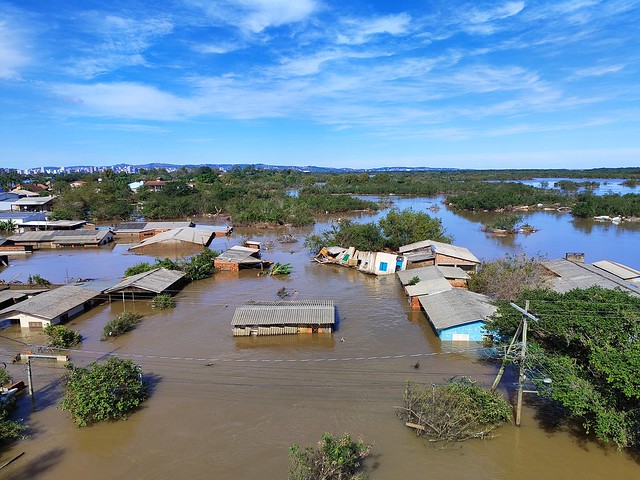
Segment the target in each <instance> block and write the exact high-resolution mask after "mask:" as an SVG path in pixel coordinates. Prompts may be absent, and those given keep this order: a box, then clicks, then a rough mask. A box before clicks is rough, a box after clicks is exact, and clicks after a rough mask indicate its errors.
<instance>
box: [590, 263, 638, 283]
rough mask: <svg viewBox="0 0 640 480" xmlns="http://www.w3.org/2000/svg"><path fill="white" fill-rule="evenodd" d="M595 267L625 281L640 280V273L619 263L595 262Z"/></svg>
mask: <svg viewBox="0 0 640 480" xmlns="http://www.w3.org/2000/svg"><path fill="white" fill-rule="evenodd" d="M593 265H594V266H595V267H598V268H600V269H602V270H604V271H605V272H608V273H610V274H612V275H615V276H616V277H620V278H621V279H623V280H634V279H636V278H640V272H639V271H638V270H635V269H633V268H631V267H627V266H626V265H623V264H621V263H618V262H612V261H611V260H600V261H599V262H593Z"/></svg>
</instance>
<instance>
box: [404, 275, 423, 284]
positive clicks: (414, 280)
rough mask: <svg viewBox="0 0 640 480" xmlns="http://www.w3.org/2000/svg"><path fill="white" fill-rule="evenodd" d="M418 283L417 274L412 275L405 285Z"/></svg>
mask: <svg viewBox="0 0 640 480" xmlns="http://www.w3.org/2000/svg"><path fill="white" fill-rule="evenodd" d="M419 283H420V277H419V276H417V275H416V276H415V277H413V278H412V279H411V280H409V282H408V283H407V285H417V284H419Z"/></svg>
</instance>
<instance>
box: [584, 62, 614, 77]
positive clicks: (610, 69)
mask: <svg viewBox="0 0 640 480" xmlns="http://www.w3.org/2000/svg"><path fill="white" fill-rule="evenodd" d="M624 67H625V66H624V65H620V64H619V65H602V66H599V67H591V68H583V69H581V70H578V71H576V76H577V77H601V76H602V75H607V74H609V73H616V72H619V71H620V70H622V69H624Z"/></svg>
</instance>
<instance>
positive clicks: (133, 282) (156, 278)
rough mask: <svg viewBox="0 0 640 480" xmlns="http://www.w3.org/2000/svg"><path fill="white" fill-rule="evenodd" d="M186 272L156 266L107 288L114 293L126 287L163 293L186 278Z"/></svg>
mask: <svg viewBox="0 0 640 480" xmlns="http://www.w3.org/2000/svg"><path fill="white" fill-rule="evenodd" d="M184 276H185V273H183V272H179V271H176V270H167V269H165V268H156V269H154V270H149V271H148V272H142V273H138V274H136V275H131V276H130V277H127V278H125V279H124V280H122V281H121V282H120V283H118V284H117V285H114V286H113V287H111V288H108V289H106V290H105V293H113V292H117V291H118V290H122V289H125V288H138V289H140V290H146V291H148V292H152V293H162V292H164V291H166V290H167V289H169V288H171V286H172V285H174V284H175V283H176V282H178V281H180V280H182V278H184Z"/></svg>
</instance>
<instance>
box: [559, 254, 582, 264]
mask: <svg viewBox="0 0 640 480" xmlns="http://www.w3.org/2000/svg"><path fill="white" fill-rule="evenodd" d="M564 258H566V259H567V260H569V261H570V262H573V263H584V253H583V252H582V253H576V252H569V253H567V254H565V256H564Z"/></svg>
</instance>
